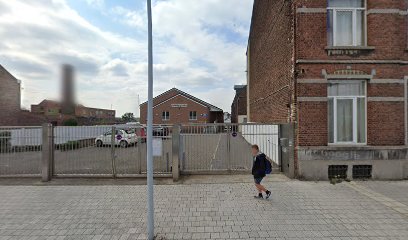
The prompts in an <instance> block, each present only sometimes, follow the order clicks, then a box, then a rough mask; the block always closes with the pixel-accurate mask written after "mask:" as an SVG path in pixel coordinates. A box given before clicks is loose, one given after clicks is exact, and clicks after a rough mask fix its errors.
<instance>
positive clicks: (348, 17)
mask: <svg viewBox="0 0 408 240" xmlns="http://www.w3.org/2000/svg"><path fill="white" fill-rule="evenodd" d="M407 9H408V1H406V0H395V1H383V0H350V1H344V0H316V1H305V0H292V1H287V0H270V1H265V0H255V1H254V7H253V15H252V20H251V29H250V35H249V39H248V49H247V65H248V78H247V85H248V91H247V93H248V95H247V97H248V106H247V109H248V112H247V115H248V121H251V122H264V123H293V124H294V126H295V143H294V144H295V153H294V154H295V162H294V166H292V167H293V169H294V174H295V175H297V176H298V177H303V178H306V179H327V178H331V177H333V176H336V175H337V176H342V177H347V178H350V179H351V178H376V179H403V178H407V177H408V154H407V153H408V149H407V81H408V51H407V46H408V39H407V35H408V33H407V29H408V12H407Z"/></svg>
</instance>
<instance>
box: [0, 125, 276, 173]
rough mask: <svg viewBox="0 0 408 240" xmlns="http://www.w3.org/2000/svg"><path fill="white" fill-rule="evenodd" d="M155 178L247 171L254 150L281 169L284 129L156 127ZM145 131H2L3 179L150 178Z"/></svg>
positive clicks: (87, 128)
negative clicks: (23, 177) (280, 137)
mask: <svg viewBox="0 0 408 240" xmlns="http://www.w3.org/2000/svg"><path fill="white" fill-rule="evenodd" d="M153 135H154V138H155V151H154V152H155V156H154V163H153V165H154V174H155V176H165V177H171V176H173V178H175V179H177V178H178V176H179V174H180V173H200V172H203V173H217V172H221V171H228V172H231V171H237V172H241V171H245V172H248V171H249V170H250V169H251V167H252V164H253V157H252V155H251V145H252V144H257V145H258V146H259V147H260V150H261V151H262V152H264V153H265V154H266V155H267V157H268V158H269V159H270V160H271V161H273V162H274V165H275V167H277V166H279V165H280V146H279V125H271V124H186V125H175V126H154V128H153ZM146 154H147V149H146V135H145V128H144V127H142V126H132V125H129V126H127V125H122V126H78V127H64V126H57V127H53V126H52V125H50V124H46V125H44V126H42V127H39V126H36V127H0V177H2V176H42V178H43V180H44V181H47V180H49V179H51V178H52V177H53V176H57V177H58V176H64V177H134V176H145V174H146V158H147V156H146Z"/></svg>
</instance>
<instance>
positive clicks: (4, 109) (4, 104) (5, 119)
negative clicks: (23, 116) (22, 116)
mask: <svg viewBox="0 0 408 240" xmlns="http://www.w3.org/2000/svg"><path fill="white" fill-rule="evenodd" d="M19 112H20V83H19V82H18V81H17V79H16V78H14V77H13V76H12V75H11V74H10V73H8V72H7V71H6V69H4V68H3V67H2V66H1V65H0V125H14V126H15V125H18V124H17V120H18V113H19Z"/></svg>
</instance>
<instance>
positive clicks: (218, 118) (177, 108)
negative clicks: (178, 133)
mask: <svg viewBox="0 0 408 240" xmlns="http://www.w3.org/2000/svg"><path fill="white" fill-rule="evenodd" d="M146 122H147V102H145V103H142V104H141V105H140V123H142V124H146ZM214 122H217V123H222V122H224V114H223V110H222V109H220V108H218V107H215V106H213V105H211V104H209V103H207V102H205V101H203V100H201V99H198V98H196V97H194V96H191V95H190V94H188V93H185V92H183V91H180V90H179V89H176V88H172V89H170V90H168V91H167V92H164V93H162V94H160V95H159V96H157V97H155V98H154V99H153V123H154V124H182V123H214Z"/></svg>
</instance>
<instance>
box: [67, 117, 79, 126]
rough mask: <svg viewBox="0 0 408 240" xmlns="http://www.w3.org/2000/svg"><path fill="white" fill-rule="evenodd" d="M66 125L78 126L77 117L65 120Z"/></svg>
mask: <svg viewBox="0 0 408 240" xmlns="http://www.w3.org/2000/svg"><path fill="white" fill-rule="evenodd" d="M63 124H64V126H78V122H77V120H76V119H75V118H71V119H68V120H65V121H64V123H63Z"/></svg>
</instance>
